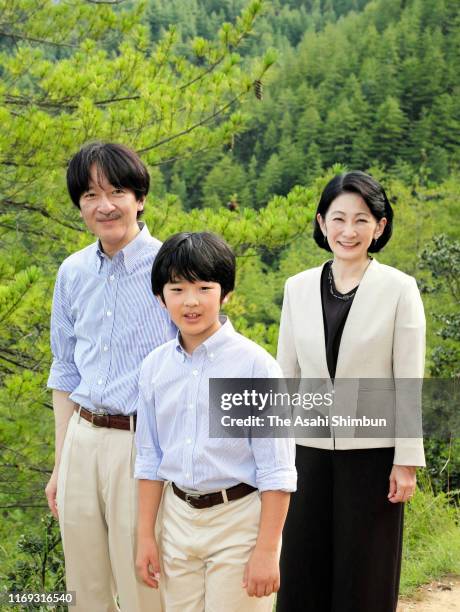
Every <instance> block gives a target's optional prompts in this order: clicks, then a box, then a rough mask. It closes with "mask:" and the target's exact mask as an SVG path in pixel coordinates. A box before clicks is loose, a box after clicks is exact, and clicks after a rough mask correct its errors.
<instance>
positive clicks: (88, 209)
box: [80, 165, 144, 256]
mask: <svg viewBox="0 0 460 612" xmlns="http://www.w3.org/2000/svg"><path fill="white" fill-rule="evenodd" d="M90 174H91V180H90V182H89V189H88V191H85V192H84V193H82V195H81V197H80V214H81V216H82V218H83V221H84V222H85V224H86V227H87V228H88V229H89V231H90V232H92V233H93V234H95V235H96V236H97V237H98V238H99V240H100V241H101V244H102V247H103V249H104V252H105V253H107V255H109V256H112V255H114V254H115V253H116V252H118V251H120V250H121V249H122V248H123V247H125V246H126V245H127V244H128V243H129V242H131V240H132V239H133V238H134V237H135V236H136V234H137V233H138V232H139V226H138V224H137V212H138V211H139V210H142V209H143V208H144V200H136V196H135V194H134V192H133V191H132V190H131V189H127V188H118V187H114V186H113V185H111V184H110V183H109V182H108V180H107V179H106V177H105V176H103V175H102V176H101V175H99V176H98V172H97V167H96V165H93V166H92V167H91V173H90Z"/></svg>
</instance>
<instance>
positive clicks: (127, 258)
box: [96, 221, 152, 274]
mask: <svg viewBox="0 0 460 612" xmlns="http://www.w3.org/2000/svg"><path fill="white" fill-rule="evenodd" d="M138 225H139V229H140V232H139V233H138V234H136V236H135V237H134V238H133V239H132V240H131V242H128V244H127V245H126V246H125V247H124V248H122V249H121V251H119V252H118V253H116V254H115V255H114V256H113V258H112V261H114V260H117V259H120V258H121V259H122V261H123V263H124V266H125V268H126V271H127V272H128V274H130V273H131V272H132V271H133V268H134V265H135V264H136V262H137V259H138V256H139V255H140V253H141V252H142V251H143V249H144V247H145V246H146V245H147V244H151V242H152V236H151V235H150V232H149V229H148V227H147V226H146V224H145V223H144V222H142V221H140V222H139V223H138ZM96 254H97V260H96V265H97V271H98V272H99V271H100V269H101V266H102V262H103V261H104V259H107V256H106V254H105V253H104V250H103V248H102V244H101V241H100V240H98V241H97V243H96Z"/></svg>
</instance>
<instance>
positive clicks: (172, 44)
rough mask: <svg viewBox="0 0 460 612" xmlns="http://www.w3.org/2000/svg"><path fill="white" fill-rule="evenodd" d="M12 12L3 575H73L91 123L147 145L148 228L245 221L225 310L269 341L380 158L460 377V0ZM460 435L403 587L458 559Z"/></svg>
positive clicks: (2, 322)
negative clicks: (72, 485)
mask: <svg viewBox="0 0 460 612" xmlns="http://www.w3.org/2000/svg"><path fill="white" fill-rule="evenodd" d="M0 22H1V24H2V25H1V28H0V119H1V124H2V130H1V132H0V166H1V170H2V171H1V173H0V236H1V253H0V383H1V387H0V427H1V430H2V440H1V441H0V509H1V510H2V513H3V521H2V524H1V527H0V538H1V539H2V547H0V561H1V569H0V575H1V576H2V583H3V582H4V583H5V584H6V585H8V587H9V588H18V589H22V588H28V589H31V590H37V589H43V588H46V589H48V590H53V589H55V588H60V587H62V586H63V582H62V580H63V566H62V556H61V552H60V549H59V536H58V533H57V529H56V525H54V524H53V522H52V521H50V520H49V519H48V518H46V517H47V509H46V503H45V497H44V494H43V489H44V485H45V483H46V481H47V479H48V476H49V474H50V471H51V467H52V464H53V415H52V410H51V408H52V406H51V398H50V394H49V391H48V390H47V389H46V379H47V374H48V369H49V365H50V360H51V355H50V350H49V312H50V304H51V296H52V287H53V283H54V278H55V274H56V271H57V268H58V266H59V264H60V263H61V261H62V260H63V259H64V258H65V257H66V256H67V255H68V254H70V253H71V252H74V251H75V250H78V249H79V248H82V247H84V246H86V245H87V244H88V243H89V242H91V241H92V240H93V237H92V236H90V235H89V234H88V233H87V232H86V231H85V230H84V228H83V225H82V223H81V219H80V217H79V215H78V211H77V209H76V208H75V207H74V206H73V205H72V204H71V203H70V201H69V198H68V196H67V193H66V188H65V169H66V164H67V161H68V159H69V158H70V156H71V155H72V154H73V153H74V152H75V151H76V150H77V148H79V147H80V145H81V144H82V143H84V142H86V141H88V140H93V139H96V138H98V139H103V140H113V141H121V142H123V143H125V144H127V145H129V146H131V147H133V148H134V149H136V150H137V151H138V152H139V153H140V154H141V156H142V158H143V159H144V160H145V162H146V163H147V165H148V167H149V170H150V172H151V176H152V189H151V194H150V195H149V198H148V201H147V205H146V213H145V220H146V222H147V223H148V225H149V227H150V229H151V231H152V234H154V235H156V236H158V237H159V238H160V239H165V238H166V237H167V236H169V235H170V234H171V233H173V232H177V231H180V230H204V229H207V230H212V231H215V232H217V233H219V234H222V235H223V236H224V237H225V238H226V239H227V240H228V241H229V243H230V244H231V245H232V246H233V247H234V249H235V251H236V253H237V256H238V282H237V290H236V292H235V294H234V295H233V296H232V299H231V300H230V303H229V304H228V307H227V312H228V314H229V315H230V316H231V318H232V320H233V321H234V323H235V325H236V327H237V329H238V330H240V331H241V332H242V333H244V334H246V335H247V336H248V337H250V338H252V339H254V340H255V341H257V342H259V343H260V344H262V345H263V346H265V347H266V348H267V349H268V350H269V351H271V352H272V353H274V352H275V350H276V341H277V334H278V323H279V314H280V306H281V300H282V292H283V285H284V282H285V280H286V278H287V277H288V276H290V275H292V274H295V273H297V272H299V271H300V270H302V269H305V268H307V267H309V266H312V265H316V264H318V263H320V262H321V261H324V259H325V257H326V253H325V252H320V251H319V250H318V249H317V247H316V245H315V243H314V242H313V240H312V238H311V220H312V217H313V213H314V210H315V206H316V204H317V201H318V197H319V194H320V192H321V189H322V188H323V186H324V185H325V183H326V181H327V180H329V178H331V177H332V175H333V174H335V173H338V172H340V171H342V170H344V169H345V168H357V169H362V170H368V171H370V172H371V173H372V174H374V175H375V176H376V177H377V178H379V179H380V180H381V181H382V182H383V184H384V185H385V188H386V189H387V192H388V194H389V197H390V200H391V202H392V203H393V205H394V209H395V232H394V237H393V238H392V240H391V242H390V243H389V245H388V247H387V248H386V249H385V250H384V252H383V253H381V254H379V255H378V259H379V261H382V262H384V263H388V264H390V265H394V266H397V267H398V268H400V269H401V270H404V271H406V272H408V273H410V274H412V275H414V276H416V278H417V281H418V283H419V286H420V288H421V290H422V296H423V300H424V304H425V309H426V314H427V324H428V347H427V370H426V371H427V375H432V376H439V377H441V376H442V377H458V376H459V374H460V315H459V312H458V301H459V299H460V289H459V287H460V280H459V273H458V270H459V269H460V200H459V198H458V193H459V191H460V176H459V163H460V148H459V142H460V103H459V99H460V78H459V70H458V66H459V65H460V61H459V60H460V57H459V54H460V15H459V11H458V2H456V1H455V0H372V1H370V2H369V1H367V2H366V1H364V0H305V1H301V0H168V1H165V0H146V1H145V2H135V1H134V0H121V1H120V2H115V3H99V2H90V1H87V0H74V2H72V4H71V5H70V4H68V3H64V2H56V1H54V0H41V2H40V3H38V4H37V3H36V2H33V1H32V0H11V2H8V3H4V4H3V5H2V6H1V7H0ZM458 446H459V442H458V440H457V441H455V440H454V439H453V440H451V441H450V442H445V441H441V442H438V441H429V443H428V445H427V448H428V456H429V465H428V470H427V472H426V474H425V475H424V476H423V477H422V487H421V488H422V490H423V492H421V493H420V496H419V498H416V500H417V499H418V501H416V500H414V503H413V504H411V506H410V509H409V511H408V521H407V524H408V530H409V537H408V538H407V544H406V546H407V549H406V560H408V561H407V563H406V566H407V567H410V568H411V569H410V570H405V571H406V574H404V576H403V584H404V585H405V588H408V587H410V586H411V585H414V584H417V583H418V582H420V581H421V580H424V579H425V578H426V577H427V576H428V575H430V572H431V573H434V574H436V572H437V573H439V572H442V571H455V570H456V569H457V570H459V571H460V558H459V559H458V562H457V557H455V555H454V554H450V552H449V547H450V549H452V550H454V551H456V552H458V551H459V550H460V536H459V532H458V526H457V524H456V520H457V518H458V517H457V514H456V513H457V510H456V508H455V506H454V505H453V504H452V503H450V504H449V500H452V499H454V498H455V495H457V497H458V492H457V494H455V490H456V489H459V488H460V453H459V448H458ZM427 475H428V476H429V477H430V478H428V477H427ZM432 488H433V490H434V491H435V492H436V493H439V492H442V493H440V495H437V496H435V495H434V494H433V491H432ZM429 519H430V520H431V523H430V521H429ZM457 556H459V555H457ZM454 557H455V558H454ZM419 558H420V559H422V561H423V562H420V563H418V561H415V560H417V559H419ZM414 559H415V560H414ZM409 562H410V563H409ZM411 563H412V565H411ZM456 563H457V565H456Z"/></svg>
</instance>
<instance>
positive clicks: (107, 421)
mask: <svg viewBox="0 0 460 612" xmlns="http://www.w3.org/2000/svg"><path fill="white" fill-rule="evenodd" d="M78 411H80V416H81V417H82V418H83V419H85V421H89V422H90V423H91V424H92V425H94V426H95V427H110V428H111V429H126V430H127V431H129V430H130V429H131V427H130V417H129V416H127V415H124V414H106V413H104V412H91V410H86V408H83V406H75V412H78ZM133 416H134V423H133V425H134V431H136V415H135V414H134V415H133Z"/></svg>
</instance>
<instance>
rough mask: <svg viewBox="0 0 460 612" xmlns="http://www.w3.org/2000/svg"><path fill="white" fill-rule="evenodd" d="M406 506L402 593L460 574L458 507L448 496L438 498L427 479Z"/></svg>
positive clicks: (422, 479)
mask: <svg viewBox="0 0 460 612" xmlns="http://www.w3.org/2000/svg"><path fill="white" fill-rule="evenodd" d="M419 480H420V481H421V484H420V485H419V489H418V490H417V493H416V495H415V496H414V498H413V500H411V502H410V503H408V504H406V512H405V530H404V538H405V539H404V549H403V564H402V574H401V594H403V595H407V594H409V593H410V592H412V591H413V590H414V589H415V588H416V587H417V586H418V585H420V584H423V583H424V582H429V581H430V580H432V579H433V578H436V577H438V576H440V575H442V574H445V573H449V572H452V573H458V572H460V530H459V529H458V521H459V518H460V517H459V513H458V508H456V507H454V506H453V505H451V504H449V500H448V497H447V496H446V495H445V494H442V493H441V494H438V495H436V496H435V495H434V494H433V491H432V490H431V487H430V483H429V480H428V478H427V476H426V475H425V474H424V473H423V472H422V473H421V474H420V475H419Z"/></svg>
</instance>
